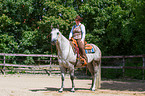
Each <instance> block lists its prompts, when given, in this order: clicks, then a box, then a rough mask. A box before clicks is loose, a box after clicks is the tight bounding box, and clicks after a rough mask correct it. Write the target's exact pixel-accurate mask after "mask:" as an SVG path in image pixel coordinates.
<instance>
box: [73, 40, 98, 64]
mask: <svg viewBox="0 0 145 96" xmlns="http://www.w3.org/2000/svg"><path fill="white" fill-rule="evenodd" d="M71 45H72V48H73V51H74V53H75V54H77V60H80V61H82V62H84V64H83V65H82V66H86V65H87V62H86V60H85V59H84V58H82V57H81V56H80V52H79V48H78V44H77V41H76V40H75V39H74V38H71ZM85 52H86V54H88V53H94V52H95V51H94V48H93V46H92V45H91V44H87V42H85Z"/></svg>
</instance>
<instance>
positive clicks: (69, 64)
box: [51, 28, 101, 92]
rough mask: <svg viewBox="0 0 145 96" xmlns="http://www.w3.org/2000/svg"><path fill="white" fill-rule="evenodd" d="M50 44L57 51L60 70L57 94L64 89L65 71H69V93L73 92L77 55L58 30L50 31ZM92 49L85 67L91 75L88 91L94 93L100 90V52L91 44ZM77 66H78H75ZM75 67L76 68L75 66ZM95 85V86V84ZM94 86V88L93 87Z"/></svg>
mask: <svg viewBox="0 0 145 96" xmlns="http://www.w3.org/2000/svg"><path fill="white" fill-rule="evenodd" d="M51 42H52V43H53V44H56V48H57V50H58V62H59V66H60V70H61V78H62V85H61V88H60V90H59V92H62V91H63V88H64V75H65V72H66V70H67V69H68V70H69V73H70V78H71V81H72V89H71V92H75V88H74V87H75V86H74V66H75V64H76V63H77V60H76V58H77V55H76V54H75V53H74V51H73V49H72V46H71V44H70V41H69V40H68V39H66V38H65V37H64V36H63V35H62V34H61V32H60V31H59V29H57V28H53V29H52V31H51ZM91 45H92V46H93V47H94V50H95V53H92V54H87V58H88V64H87V67H88V69H89V71H90V73H91V75H92V86H91V88H90V90H92V91H95V88H100V87H101V86H100V81H101V51H100V49H99V48H98V47H97V46H95V45H94V44H91ZM77 65H79V64H77ZM76 67H77V66H76ZM95 83H96V84H95ZM95 86H96V87H95Z"/></svg>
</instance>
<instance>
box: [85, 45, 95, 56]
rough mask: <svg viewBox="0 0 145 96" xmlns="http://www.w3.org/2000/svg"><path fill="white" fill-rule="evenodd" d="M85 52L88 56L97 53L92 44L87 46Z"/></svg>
mask: <svg viewBox="0 0 145 96" xmlns="http://www.w3.org/2000/svg"><path fill="white" fill-rule="evenodd" d="M85 52H86V54H87V53H94V52H95V51H94V48H93V46H91V45H90V44H86V45H85Z"/></svg>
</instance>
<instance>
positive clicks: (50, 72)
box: [49, 57, 52, 75]
mask: <svg viewBox="0 0 145 96" xmlns="http://www.w3.org/2000/svg"><path fill="white" fill-rule="evenodd" d="M51 65H52V59H51V57H50V69H49V71H50V75H51V68H52V66H51Z"/></svg>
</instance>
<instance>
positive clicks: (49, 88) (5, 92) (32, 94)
mask: <svg viewBox="0 0 145 96" xmlns="http://www.w3.org/2000/svg"><path fill="white" fill-rule="evenodd" d="M101 85H102V87H101V89H98V90H96V91H95V92H92V91H90V90H89V88H90V86H91V80H89V79H75V87H76V92H75V93H72V92H70V88H71V81H70V79H69V76H66V77H65V88H64V92H63V93H59V92H58V90H59V88H60V86H61V77H60V76H48V75H38V74H36V75H34V74H33V75H26V74H21V75H18V74H17V75H0V96H145V81H132V82H123V81H112V80H110V81H105V80H103V81H102V83H101Z"/></svg>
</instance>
